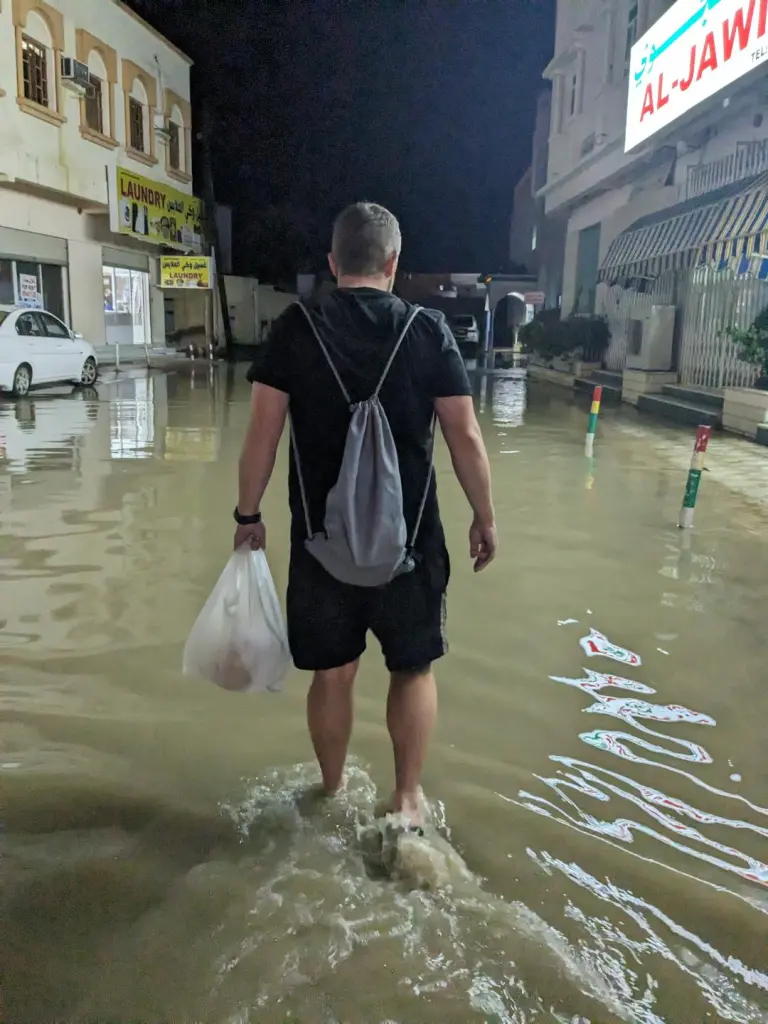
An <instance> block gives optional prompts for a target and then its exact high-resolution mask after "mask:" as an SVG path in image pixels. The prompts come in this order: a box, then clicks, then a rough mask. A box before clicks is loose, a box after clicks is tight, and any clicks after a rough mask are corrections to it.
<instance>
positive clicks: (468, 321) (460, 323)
mask: <svg viewBox="0 0 768 1024" xmlns="http://www.w3.org/2000/svg"><path fill="white" fill-rule="evenodd" d="M453 322H454V323H455V324H456V326H457V327H474V326H475V318H474V317H473V316H455V317H454V318H453Z"/></svg>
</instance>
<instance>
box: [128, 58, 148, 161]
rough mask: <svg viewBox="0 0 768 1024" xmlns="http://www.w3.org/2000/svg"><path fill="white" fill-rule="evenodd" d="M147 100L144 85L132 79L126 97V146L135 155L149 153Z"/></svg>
mask: <svg viewBox="0 0 768 1024" xmlns="http://www.w3.org/2000/svg"><path fill="white" fill-rule="evenodd" d="M149 130H150V124H149V100H148V98H147V90H146V89H145V88H144V83H143V82H142V80H141V79H140V78H138V77H136V78H134V80H133V85H132V86H131V93H130V96H129V97H128V144H129V145H130V147H131V149H135V150H136V152H137V153H149V152H150V138H149Z"/></svg>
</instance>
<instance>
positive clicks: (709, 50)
mask: <svg viewBox="0 0 768 1024" xmlns="http://www.w3.org/2000/svg"><path fill="white" fill-rule="evenodd" d="M717 67H718V64H717V50H716V49H715V33H714V32H707V38H706V39H705V40H704V46H703V47H702V48H701V63H700V64H699V73H698V74H697V75H696V81H697V82H698V81H699V80H700V78H701V76H702V75H703V74H704V72H705V71H709V70H712V71H717Z"/></svg>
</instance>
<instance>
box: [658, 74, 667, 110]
mask: <svg viewBox="0 0 768 1024" xmlns="http://www.w3.org/2000/svg"><path fill="white" fill-rule="evenodd" d="M668 103H669V93H666V95H665V93H664V75H663V74H661V75H659V86H658V91H657V93H656V109H657V110H661V108H662V107H666V105H667V104H668Z"/></svg>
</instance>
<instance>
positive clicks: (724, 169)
mask: <svg viewBox="0 0 768 1024" xmlns="http://www.w3.org/2000/svg"><path fill="white" fill-rule="evenodd" d="M763 171H768V139H757V140H754V141H752V142H737V143H736V149H735V150H734V151H733V152H732V153H729V154H728V156H724V157H722V158H721V159H720V160H712V161H710V162H709V163H707V164H701V165H700V166H697V167H689V168H688V179H687V181H686V198H687V199H694V198H695V197H696V196H702V195H705V194H706V193H707V192H711V191H712V190H713V189H717V188H722V187H723V185H731V184H732V183H733V182H736V181H742V180H743V179H745V178H751V177H752V176H753V175H755V174H762V173H763Z"/></svg>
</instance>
